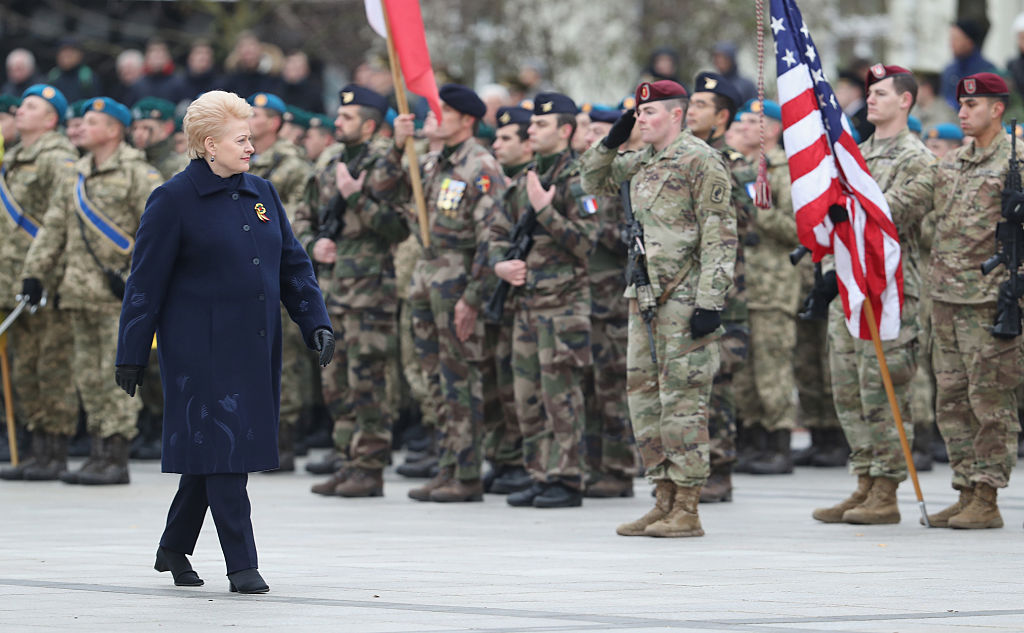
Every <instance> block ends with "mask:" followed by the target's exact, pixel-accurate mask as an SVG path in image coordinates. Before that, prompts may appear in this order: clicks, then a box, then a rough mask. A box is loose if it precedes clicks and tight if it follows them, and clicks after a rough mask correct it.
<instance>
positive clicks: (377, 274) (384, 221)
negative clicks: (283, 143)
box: [294, 136, 409, 313]
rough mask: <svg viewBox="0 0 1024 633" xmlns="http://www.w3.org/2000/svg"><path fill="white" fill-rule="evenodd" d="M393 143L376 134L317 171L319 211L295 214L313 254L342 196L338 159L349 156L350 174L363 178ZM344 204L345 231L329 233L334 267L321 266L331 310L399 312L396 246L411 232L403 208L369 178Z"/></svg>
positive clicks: (299, 231)
mask: <svg viewBox="0 0 1024 633" xmlns="http://www.w3.org/2000/svg"><path fill="white" fill-rule="evenodd" d="M390 147H391V143H390V141H388V140H387V139H385V138H383V137H380V136H375V137H373V138H372V139H370V141H369V142H367V143H366V144H364V145H360V146H356V147H352V148H351V149H350V150H345V151H342V152H339V153H337V154H336V155H335V157H334V160H332V161H330V162H329V163H327V165H326V166H325V167H324V168H323V169H321V170H320V171H318V172H317V174H316V190H317V199H316V202H315V204H314V206H313V211H312V212H308V211H306V207H304V208H302V209H300V211H299V212H297V214H296V217H295V225H294V227H295V233H296V235H297V236H298V238H299V242H301V243H302V245H303V246H305V247H306V250H307V252H310V253H312V248H313V244H314V243H315V242H316V238H317V237H318V236H319V235H320V231H321V230H322V229H323V228H324V226H323V224H324V222H325V221H327V219H328V215H329V213H330V211H331V207H332V206H333V205H334V204H335V203H336V202H337V200H338V198H339V197H340V195H341V194H340V193H339V192H338V185H337V183H338V181H337V175H336V171H335V170H336V169H337V165H338V162H339V161H345V162H346V164H347V165H348V170H349V173H350V174H352V176H353V177H354V178H358V177H359V174H360V173H363V172H366V173H367V174H369V172H370V170H372V169H373V165H374V163H376V162H377V160H378V159H380V158H382V157H383V156H384V154H386V153H387V152H388V150H389V149H390ZM342 206H343V208H344V211H342V213H341V221H340V223H339V224H340V227H341V232H340V233H339V234H338V235H337V236H327V235H324V236H323V237H328V238H330V239H333V240H334V243H335V244H336V248H335V254H336V256H337V258H336V260H335V263H334V265H333V266H332V267H329V268H327V267H321V270H320V285H321V288H322V290H323V292H324V299H325V300H326V302H327V307H328V309H329V310H330V311H331V312H333V313H338V312H341V311H344V309H346V308H359V309H367V308H373V309H374V310H378V311H384V312H394V311H396V310H397V309H398V295H397V289H396V287H395V266H394V261H393V260H392V257H391V247H392V245H394V244H398V243H399V242H401V241H402V240H404V239H405V238H406V237H408V236H409V227H408V225H407V224H406V221H405V218H404V217H403V212H402V210H401V209H400V208H397V207H395V206H394V205H392V204H391V203H390V202H384V201H380V200H378V199H377V198H375V197H374V195H373V193H372V192H371V191H370V182H369V178H367V179H366V180H364V182H363V189H362V191H360V192H358V193H355V194H352V195H351V196H349V197H348V198H347V199H346V200H345V202H344V204H343V205H342Z"/></svg>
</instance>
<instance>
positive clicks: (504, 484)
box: [490, 464, 533, 495]
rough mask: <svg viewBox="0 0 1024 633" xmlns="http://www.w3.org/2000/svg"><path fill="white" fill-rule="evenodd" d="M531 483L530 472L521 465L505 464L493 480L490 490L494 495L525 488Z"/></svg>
mask: <svg viewBox="0 0 1024 633" xmlns="http://www.w3.org/2000/svg"><path fill="white" fill-rule="evenodd" d="M532 483H533V478H531V477H530V473H528V472H526V469H525V468H523V467H522V466H510V465H507V464H506V465H505V470H504V471H503V472H502V473H501V475H500V476H499V477H498V478H497V479H495V480H494V483H493V484H492V485H491V490H490V492H492V493H494V494H496V495H507V494H509V493H512V492H519V491H520V490H526V489H527V488H529V487H530V484H532Z"/></svg>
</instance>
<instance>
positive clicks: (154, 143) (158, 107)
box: [132, 97, 188, 384]
mask: <svg viewBox="0 0 1024 633" xmlns="http://www.w3.org/2000/svg"><path fill="white" fill-rule="evenodd" d="M132 119H133V121H132V145H134V146H135V148H136V149H141V150H143V151H144V152H146V160H147V161H148V162H149V164H150V165H152V166H153V167H156V168H157V171H159V172H160V175H161V176H163V178H164V179H165V180H168V179H170V177H171V176H173V175H174V174H176V173H178V172H179V171H181V170H183V169H185V167H187V166H188V159H187V158H185V155H184V154H179V153H177V152H176V151H174V104H173V103H171V102H170V101H167V100H166V99H159V98H157V97H146V98H144V99H140V100H139V102H138V103H136V104H135V105H134V106H133V107H132ZM150 366H152V364H150ZM156 382H157V383H158V384H159V379H157V380H156Z"/></svg>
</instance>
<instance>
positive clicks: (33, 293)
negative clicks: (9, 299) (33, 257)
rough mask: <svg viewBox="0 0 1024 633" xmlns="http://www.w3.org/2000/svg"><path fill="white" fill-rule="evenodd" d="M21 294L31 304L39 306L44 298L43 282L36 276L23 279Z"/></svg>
mask: <svg viewBox="0 0 1024 633" xmlns="http://www.w3.org/2000/svg"><path fill="white" fill-rule="evenodd" d="M21 296H22V298H23V299H27V300H28V304H29V305H30V306H37V305H39V302H40V301H42V300H43V282H41V281H39V280H38V279H36V278H35V277H29V278H28V279H23V280H22V281H21Z"/></svg>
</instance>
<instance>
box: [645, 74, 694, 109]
mask: <svg viewBox="0 0 1024 633" xmlns="http://www.w3.org/2000/svg"><path fill="white" fill-rule="evenodd" d="M689 96H690V95H688V94H686V88H683V86H682V85H681V84H679V83H677V82H675V81H672V80H671V79H662V80H661V81H655V82H646V81H645V82H644V83H642V84H640V85H639V86H637V87H636V105H637V107H640V106H642V105H643V104H645V103H650V102H652V101H664V100H665V99H685V98H687V97H689Z"/></svg>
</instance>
